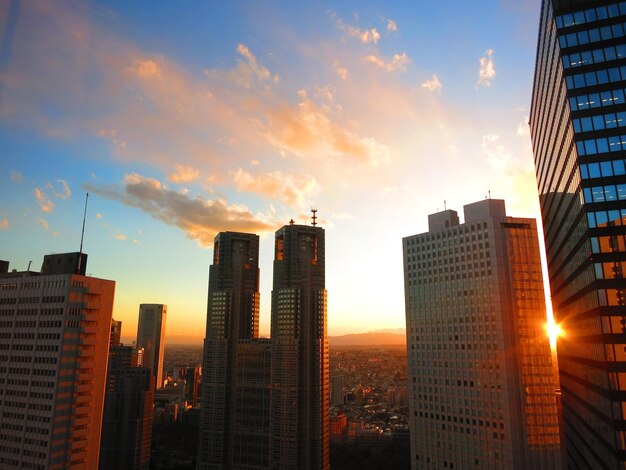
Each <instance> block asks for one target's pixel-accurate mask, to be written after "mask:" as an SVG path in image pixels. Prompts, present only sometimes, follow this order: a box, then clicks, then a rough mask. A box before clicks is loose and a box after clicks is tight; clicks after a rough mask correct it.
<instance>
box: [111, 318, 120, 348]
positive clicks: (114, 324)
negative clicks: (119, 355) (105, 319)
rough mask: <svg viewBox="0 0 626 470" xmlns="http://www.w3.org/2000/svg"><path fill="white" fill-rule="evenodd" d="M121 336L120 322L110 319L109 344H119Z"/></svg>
mask: <svg viewBox="0 0 626 470" xmlns="http://www.w3.org/2000/svg"><path fill="white" fill-rule="evenodd" d="M121 338H122V322H121V321H118V320H111V346H110V347H113V346H119V345H120V341H121Z"/></svg>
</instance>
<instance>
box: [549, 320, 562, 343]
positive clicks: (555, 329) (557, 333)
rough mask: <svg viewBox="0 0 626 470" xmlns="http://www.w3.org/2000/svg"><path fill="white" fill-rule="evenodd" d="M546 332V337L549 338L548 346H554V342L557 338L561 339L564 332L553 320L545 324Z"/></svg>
mask: <svg viewBox="0 0 626 470" xmlns="http://www.w3.org/2000/svg"><path fill="white" fill-rule="evenodd" d="M546 332H547V334H548V337H549V338H550V345H552V346H554V345H556V340H557V338H558V337H563V336H564V334H565V333H564V332H563V328H561V326H560V325H558V324H557V323H556V322H555V321H554V319H553V318H551V319H549V321H548V323H546Z"/></svg>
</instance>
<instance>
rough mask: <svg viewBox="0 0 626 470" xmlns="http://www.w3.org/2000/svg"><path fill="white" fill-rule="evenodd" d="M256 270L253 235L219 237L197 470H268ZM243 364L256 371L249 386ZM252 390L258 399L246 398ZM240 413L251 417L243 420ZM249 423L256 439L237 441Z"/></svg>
mask: <svg viewBox="0 0 626 470" xmlns="http://www.w3.org/2000/svg"><path fill="white" fill-rule="evenodd" d="M258 266H259V237H258V236H257V235H253V234H248V233H237V232H222V233H220V234H218V235H217V237H216V238H215V242H214V245H213V264H212V265H211V266H210V268H209V295H208V305H207V325H206V336H205V340H204V358H203V365H202V410H201V423H200V443H199V456H198V468H199V469H233V468H240V467H238V466H236V465H238V464H240V463H241V464H243V465H245V464H248V465H249V466H245V467H242V468H267V460H268V447H267V444H268V439H269V438H268V434H267V433H268V427H269V425H268V424H267V422H268V411H267V408H268V403H269V389H268V386H269V367H267V365H266V363H267V364H269V359H265V360H264V357H265V356H267V353H265V352H264V351H265V350H266V349H267V347H266V346H265V345H264V342H263V341H260V340H257V337H258V332H259V298H260V297H259V267H258ZM258 362H260V364H257V363H258ZM244 365H250V367H252V369H257V371H256V372H253V374H252V375H251V376H250V380H249V381H248V378H247V377H246V376H245V375H243V372H244V368H243V366H244ZM245 370H247V368H245ZM255 386H258V388H259V393H260V396H257V395H255V394H254V393H252V395H250V394H249V393H248V392H250V388H251V387H255ZM244 410H245V411H246V412H248V413H249V412H250V411H252V413H251V414H250V415H249V416H246V413H245V412H244ZM247 419H251V420H252V421H251V423H254V425H255V429H254V430H253V431H254V433H255V434H257V435H256V436H255V437H253V438H251V439H246V438H243V437H242V436H241V434H242V432H243V427H245V426H246V425H247V423H246V420H247ZM257 421H258V422H257Z"/></svg>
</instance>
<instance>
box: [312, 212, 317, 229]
mask: <svg viewBox="0 0 626 470" xmlns="http://www.w3.org/2000/svg"><path fill="white" fill-rule="evenodd" d="M311 212H313V216H312V217H311V218H312V219H313V222H312V223H311V225H313V227H315V226H316V225H317V215H316V214H317V209H311Z"/></svg>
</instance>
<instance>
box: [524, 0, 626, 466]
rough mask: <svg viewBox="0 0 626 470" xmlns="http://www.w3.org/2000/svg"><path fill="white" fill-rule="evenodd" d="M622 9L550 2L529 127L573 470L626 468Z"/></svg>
mask: <svg viewBox="0 0 626 470" xmlns="http://www.w3.org/2000/svg"><path fill="white" fill-rule="evenodd" d="M625 23H626V2H606V1H593V2H592V1H574V0H569V1H564V0H544V1H543V3H542V10H541V22H540V27H539V39H538V46H537V47H538V50H537V59H536V60H537V62H536V69H535V78H534V86H533V96H532V106H531V113H530V128H531V136H532V143H533V152H534V156H535V166H536V172H537V183H538V187H539V196H540V203H541V213H542V218H543V225H544V234H545V239H546V251H547V258H548V270H549V274H550V287H551V291H552V302H553V307H554V314H555V317H556V321H557V322H558V323H560V324H561V326H562V328H563V330H564V332H565V336H564V337H563V338H562V339H561V340H560V341H559V343H558V361H559V373H560V380H561V388H562V392H563V396H562V403H563V431H564V436H565V443H564V444H565V446H566V460H567V465H568V468H576V469H578V468H624V466H625V465H626V419H625V416H626V310H624V289H625V288H626V283H625V281H624V278H623V269H624V263H625V262H626V237H625V235H626V104H625V103H626V101H625V93H626V60H625V59H624V57H625V56H626V35H625V29H626V28H625V26H626V24H625Z"/></svg>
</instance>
